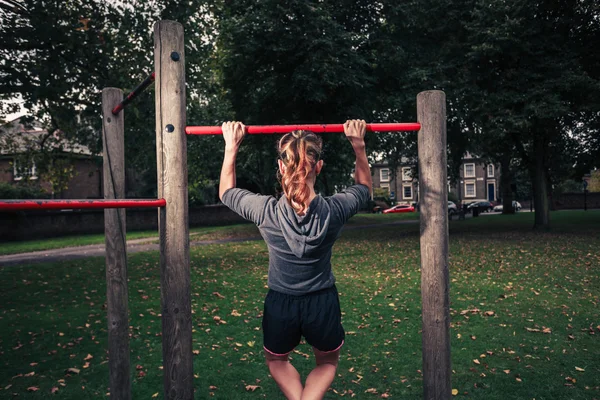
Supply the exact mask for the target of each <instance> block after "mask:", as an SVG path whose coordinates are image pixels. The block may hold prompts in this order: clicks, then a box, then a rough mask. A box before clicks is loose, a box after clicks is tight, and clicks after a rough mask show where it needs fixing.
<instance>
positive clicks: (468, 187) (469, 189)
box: [465, 182, 477, 197]
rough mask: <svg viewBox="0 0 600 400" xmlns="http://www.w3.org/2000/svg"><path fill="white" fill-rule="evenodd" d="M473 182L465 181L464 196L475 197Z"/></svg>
mask: <svg viewBox="0 0 600 400" xmlns="http://www.w3.org/2000/svg"><path fill="white" fill-rule="evenodd" d="M476 196H477V192H476V190H475V182H465V197H476Z"/></svg>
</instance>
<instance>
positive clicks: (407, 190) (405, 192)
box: [402, 185, 413, 200]
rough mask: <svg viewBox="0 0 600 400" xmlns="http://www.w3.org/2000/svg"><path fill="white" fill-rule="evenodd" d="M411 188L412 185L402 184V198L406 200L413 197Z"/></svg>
mask: <svg viewBox="0 0 600 400" xmlns="http://www.w3.org/2000/svg"><path fill="white" fill-rule="evenodd" d="M412 193H413V190H412V185H403V186H402V198H403V199H406V200H412V198H413V195H412Z"/></svg>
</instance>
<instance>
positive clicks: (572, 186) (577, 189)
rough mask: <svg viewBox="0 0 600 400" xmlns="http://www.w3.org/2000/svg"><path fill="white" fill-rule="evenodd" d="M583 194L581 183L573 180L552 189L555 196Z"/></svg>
mask: <svg viewBox="0 0 600 400" xmlns="http://www.w3.org/2000/svg"><path fill="white" fill-rule="evenodd" d="M581 192H583V183H582V182H581V181H579V182H578V181H575V180H573V179H568V180H566V181H563V182H561V183H559V184H558V185H556V186H555V187H554V192H553V193H555V194H557V195H558V194H562V193H581Z"/></svg>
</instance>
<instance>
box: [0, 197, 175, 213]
mask: <svg viewBox="0 0 600 400" xmlns="http://www.w3.org/2000/svg"><path fill="white" fill-rule="evenodd" d="M166 205H167V201H166V200H165V199H158V200H154V199H152V200H138V199H135V200H129V199H118V200H2V201H0V211H21V210H76V209H83V208H152V207H165V206H166Z"/></svg>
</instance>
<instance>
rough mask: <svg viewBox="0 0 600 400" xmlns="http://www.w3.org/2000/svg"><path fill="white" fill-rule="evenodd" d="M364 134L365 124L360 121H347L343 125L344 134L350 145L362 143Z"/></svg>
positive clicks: (365, 130)
mask: <svg viewBox="0 0 600 400" xmlns="http://www.w3.org/2000/svg"><path fill="white" fill-rule="evenodd" d="M366 132H367V123H366V122H365V121H364V120H362V119H349V120H348V121H346V123H345V124H344V134H345V135H346V138H347V139H348V140H349V141H350V143H352V145H354V144H355V143H359V144H362V143H364V140H365V134H366Z"/></svg>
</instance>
